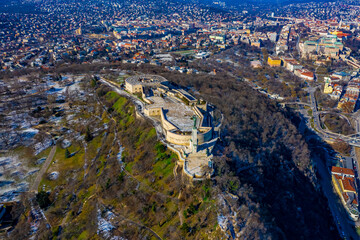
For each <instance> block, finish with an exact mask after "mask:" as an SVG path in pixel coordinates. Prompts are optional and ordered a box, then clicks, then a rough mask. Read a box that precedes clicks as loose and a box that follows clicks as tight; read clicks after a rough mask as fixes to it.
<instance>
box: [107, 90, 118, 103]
mask: <svg viewBox="0 0 360 240" xmlns="http://www.w3.org/2000/svg"><path fill="white" fill-rule="evenodd" d="M118 98H119V94H117V93H116V92H114V91H110V92H108V93H107V94H106V99H107V100H108V101H111V100H114V99H118Z"/></svg>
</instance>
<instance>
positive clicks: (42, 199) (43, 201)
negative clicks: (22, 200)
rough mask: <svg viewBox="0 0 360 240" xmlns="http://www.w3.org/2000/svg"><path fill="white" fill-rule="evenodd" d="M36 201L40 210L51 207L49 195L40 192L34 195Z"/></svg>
mask: <svg viewBox="0 0 360 240" xmlns="http://www.w3.org/2000/svg"><path fill="white" fill-rule="evenodd" d="M36 201H37V202H38V204H39V206H40V207H41V208H43V209H44V208H47V207H48V206H50V205H51V201H50V199H49V193H47V192H45V191H43V190H41V191H40V192H39V193H38V194H36Z"/></svg>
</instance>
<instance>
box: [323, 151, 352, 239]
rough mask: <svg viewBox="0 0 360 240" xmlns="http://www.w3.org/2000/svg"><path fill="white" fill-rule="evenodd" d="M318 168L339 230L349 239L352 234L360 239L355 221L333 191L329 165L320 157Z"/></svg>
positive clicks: (342, 235)
mask: <svg viewBox="0 0 360 240" xmlns="http://www.w3.org/2000/svg"><path fill="white" fill-rule="evenodd" d="M328 157H329V156H328ZM317 169H318V173H319V175H320V176H321V178H320V184H321V186H322V190H323V192H324V194H325V196H326V198H327V199H328V202H329V207H330V210H331V213H332V215H333V216H334V220H335V224H336V226H337V228H338V230H339V233H340V235H341V237H346V238H347V239H349V237H350V236H351V237H352V238H353V239H359V236H358V235H357V233H356V232H355V230H354V228H353V226H354V225H355V223H354V222H352V221H351V220H350V219H349V218H348V214H347V212H346V210H345V209H344V207H343V205H342V204H341V202H340V199H339V197H338V196H337V195H336V193H335V192H334V191H333V188H332V184H331V176H330V174H329V172H328V171H327V167H326V166H325V165H324V163H323V162H322V160H321V159H319V158H318V159H317Z"/></svg>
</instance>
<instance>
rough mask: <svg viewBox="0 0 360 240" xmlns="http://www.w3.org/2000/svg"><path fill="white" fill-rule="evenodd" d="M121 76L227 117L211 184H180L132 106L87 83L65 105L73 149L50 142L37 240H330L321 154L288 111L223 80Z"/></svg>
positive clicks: (23, 223) (22, 235)
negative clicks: (146, 80)
mask: <svg viewBox="0 0 360 240" xmlns="http://www.w3.org/2000/svg"><path fill="white" fill-rule="evenodd" d="M113 67H114V66H112V68H113ZM118 67H120V68H121V69H132V70H135V71H138V72H139V71H141V72H143V73H155V74H160V75H162V76H164V77H166V78H167V79H168V80H170V81H172V82H173V83H175V84H180V85H182V86H189V89H190V91H193V94H195V95H196V96H197V97H201V98H203V99H205V100H207V101H209V102H210V103H211V104H213V105H215V106H216V108H217V109H218V111H221V113H223V114H224V117H225V122H224V124H223V126H222V130H221V139H222V141H221V142H219V143H218V149H217V151H216V154H215V155H216V156H215V159H214V161H215V175H214V176H213V178H212V179H211V180H207V181H204V182H190V181H189V180H188V179H187V178H186V177H183V176H182V175H181V169H180V167H178V166H176V160H177V157H176V155H175V154H173V153H171V152H170V151H169V150H167V149H166V148H165V147H164V146H163V145H162V144H161V143H159V142H158V141H157V138H156V132H155V130H154V128H153V127H152V126H151V125H150V123H149V122H147V121H144V120H143V119H141V118H139V117H137V116H136V114H135V108H134V105H133V104H132V103H131V102H130V101H129V100H127V99H126V98H123V97H121V96H119V95H118V94H116V93H115V92H112V90H111V89H109V88H108V87H105V86H104V85H101V84H100V83H99V82H98V81H96V79H93V78H91V77H90V76H88V77H86V78H84V80H83V81H82V89H83V91H85V92H86V95H85V98H81V97H80V95H79V96H74V97H73V98H71V99H70V102H68V103H67V104H68V105H67V107H66V110H65V112H64V113H63V114H64V115H66V116H67V117H66V118H64V119H63V120H62V122H61V126H63V127H64V128H65V130H66V129H68V130H66V131H65V133H64V134H63V138H66V139H69V140H71V146H68V147H65V148H64V147H63V146H62V144H61V143H58V145H57V151H56V154H55V157H54V163H53V164H52V165H51V166H50V167H49V169H48V170H47V173H48V174H45V175H44V178H43V180H42V182H41V183H40V185H39V194H38V201H37V202H38V203H40V205H42V204H43V206H42V207H43V208H44V213H45V215H46V218H47V220H46V221H43V222H42V225H41V226H40V227H39V231H37V233H36V236H37V238H39V239H48V238H55V239H71V238H73V239H98V238H105V239H107V238H109V237H110V236H117V237H124V238H126V239H139V238H145V239H224V238H225V239H226V238H230V239H231V238H235V237H236V236H238V237H239V238H240V239H258V238H266V239H304V238H308V239H337V233H336V230H335V227H334V226H333V222H332V217H331V215H330V212H329V210H328V208H327V201H326V199H325V198H324V197H323V195H322V193H321V190H320V189H319V187H318V183H317V182H318V180H317V178H316V174H315V172H314V159H315V158H317V157H321V156H318V155H317V154H315V153H314V148H310V147H309V146H308V143H306V142H305V140H304V137H303V136H302V135H301V134H300V133H299V132H298V131H297V129H296V122H297V121H296V116H295V115H294V114H293V113H292V112H289V111H287V110H286V109H281V108H279V107H278V106H277V104H276V102H273V101H270V100H269V99H267V98H265V97H264V96H261V95H260V94H258V93H257V92H255V91H254V90H252V89H251V88H250V87H248V86H247V85H246V84H245V83H243V82H241V81H237V80H235V79H232V78H231V77H229V76H227V75H225V74H221V73H219V74H217V75H215V76H210V75H207V74H206V75H205V74H200V75H189V76H187V77H186V78H184V77H183V76H184V75H182V74H180V73H169V72H164V71H163V70H162V69H161V68H158V67H153V66H149V65H147V66H146V67H144V66H140V67H137V66H134V65H121V66H118ZM86 68H88V67H86ZM69 70H71V69H69V68H64V69H62V70H61V71H67V72H68V71H69ZM73 70H75V71H81V69H79V68H76V69H73ZM199 94H200V95H199ZM54 172H58V173H57V176H58V177H57V178H52V177H51V176H53V175H54ZM50 173H51V174H50ZM55 175H56V174H55ZM42 190H43V191H42ZM46 192H49V194H47V193H46ZM30 199H31V198H30ZM39 199H40V201H39ZM22 203H23V206H24V208H25V210H24V211H23V214H22V215H21V216H20V219H19V223H18V225H17V227H16V228H15V230H14V231H13V232H12V234H11V235H10V238H11V239H26V238H27V236H28V232H27V231H22V230H23V229H29V228H30V226H29V218H30V215H29V210H30V208H31V206H33V203H32V202H31V201H30V202H29V201H26V200H24V201H23V202H22ZM46 224H49V225H48V228H47V227H46V226H47V225H46ZM294 226H296V228H295V227H294ZM329 226H331V227H330V231H329Z"/></svg>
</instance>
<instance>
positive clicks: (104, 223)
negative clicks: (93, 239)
mask: <svg viewBox="0 0 360 240" xmlns="http://www.w3.org/2000/svg"><path fill="white" fill-rule="evenodd" d="M101 215H102V214H101V210H100V209H98V211H97V220H98V229H97V234H98V235H100V234H101V235H102V236H104V238H105V239H109V238H110V237H111V231H112V230H113V229H115V227H114V226H113V225H112V224H111V222H110V221H111V219H112V218H113V217H114V216H113V215H114V214H113V213H112V212H110V211H107V212H106V213H105V214H104V217H102V216H101Z"/></svg>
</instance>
